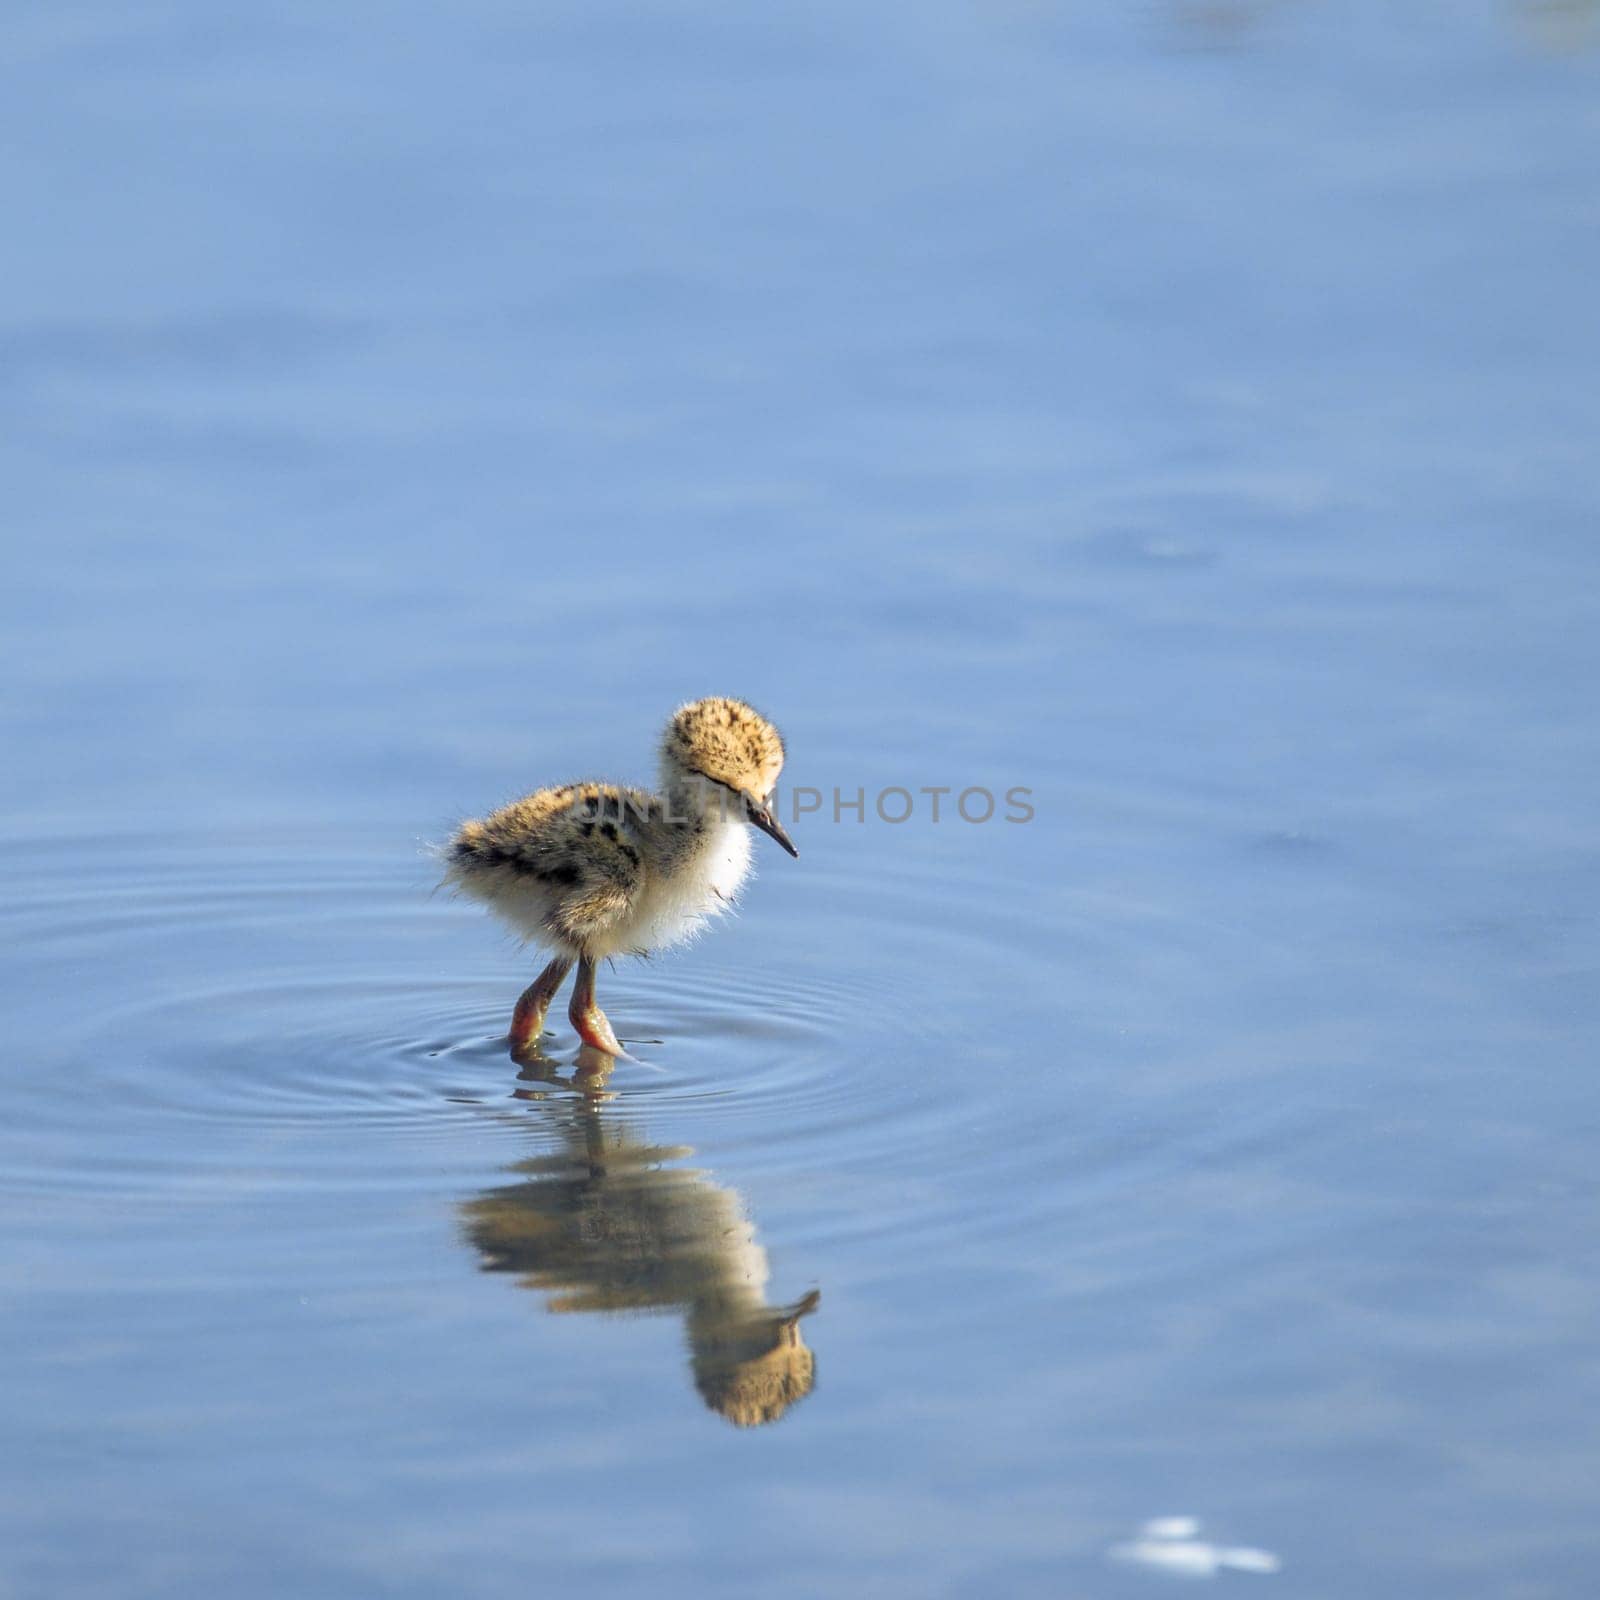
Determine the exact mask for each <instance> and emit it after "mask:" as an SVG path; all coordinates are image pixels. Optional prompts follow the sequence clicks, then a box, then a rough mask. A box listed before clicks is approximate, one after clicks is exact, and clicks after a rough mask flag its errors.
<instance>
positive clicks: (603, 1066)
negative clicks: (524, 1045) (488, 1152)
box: [511, 1045, 616, 1103]
mask: <svg viewBox="0 0 1600 1600" xmlns="http://www.w3.org/2000/svg"><path fill="white" fill-rule="evenodd" d="M513 1054H515V1052H513ZM516 1059H517V1061H518V1063H519V1065H520V1067H521V1070H520V1071H519V1072H518V1073H517V1082H518V1083H521V1084H525V1085H528V1086H529V1087H526V1088H521V1089H513V1090H512V1091H511V1096H512V1098H513V1099H514V1100H547V1099H549V1098H550V1096H549V1092H548V1091H549V1090H551V1089H565V1090H568V1091H569V1092H571V1093H573V1094H578V1095H581V1096H582V1097H583V1098H584V1099H585V1100H590V1101H594V1102H596V1103H598V1102H599V1101H601V1100H614V1099H616V1092H615V1091H614V1090H610V1089H607V1088H606V1081H607V1079H609V1078H610V1076H611V1072H612V1069H613V1068H614V1067H615V1066H616V1061H615V1059H614V1058H613V1057H611V1056H608V1055H607V1054H606V1053H605V1051H603V1050H596V1049H593V1048H592V1047H591V1046H589V1045H584V1046H583V1048H582V1049H580V1050H579V1051H578V1060H577V1062H576V1064H575V1065H574V1066H573V1069H572V1071H571V1072H570V1073H568V1074H566V1075H565V1076H563V1074H562V1071H561V1063H560V1062H559V1061H556V1060H553V1059H552V1058H551V1057H549V1056H546V1055H541V1054H539V1053H538V1052H537V1051H536V1050H535V1051H530V1052H527V1053H524V1054H522V1055H518V1056H516ZM538 1084H542V1085H544V1086H545V1087H544V1088H536V1087H532V1086H533V1085H538Z"/></svg>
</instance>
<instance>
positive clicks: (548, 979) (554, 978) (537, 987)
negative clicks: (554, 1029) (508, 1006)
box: [511, 956, 572, 1055]
mask: <svg viewBox="0 0 1600 1600" xmlns="http://www.w3.org/2000/svg"><path fill="white" fill-rule="evenodd" d="M571 971H572V957H571V956H557V957H556V958H555V960H554V961H552V962H551V963H550V965H549V966H547V967H546V968H545V969H544V971H543V972H541V973H540V974H539V976H538V977H537V978H535V979H534V980H533V982H532V983H530V984H529V985H528V987H527V988H526V989H524V990H523V991H522V998H521V999H520V1000H519V1001H517V1009H516V1010H515V1011H514V1012H513V1013H512V1014H511V1053H512V1054H513V1055H525V1054H526V1053H527V1052H528V1051H530V1050H532V1049H533V1048H534V1046H535V1045H537V1044H538V1042H539V1035H540V1034H541V1033H543V1032H544V1019H545V1013H546V1012H547V1011H549V1009H550V1002H551V1001H552V1000H554V999H555V997H556V991H557V990H558V989H559V988H560V987H561V985H562V983H563V982H564V981H565V980H566V976H567V974H568V973H569V972H571Z"/></svg>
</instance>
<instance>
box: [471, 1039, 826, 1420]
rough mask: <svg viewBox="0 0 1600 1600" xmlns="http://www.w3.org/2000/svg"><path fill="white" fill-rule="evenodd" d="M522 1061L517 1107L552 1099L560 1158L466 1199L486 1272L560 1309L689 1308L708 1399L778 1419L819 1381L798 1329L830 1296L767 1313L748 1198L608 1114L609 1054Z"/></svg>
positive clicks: (687, 1319)
mask: <svg viewBox="0 0 1600 1600" xmlns="http://www.w3.org/2000/svg"><path fill="white" fill-rule="evenodd" d="M521 1059H522V1071H521V1072H520V1073H519V1074H518V1076H519V1078H520V1079H521V1080H522V1082H523V1083H524V1084H525V1085H527V1087H524V1088H523V1089H521V1090H519V1091H518V1094H519V1098H522V1099H526V1100H544V1101H546V1102H547V1104H548V1108H549V1110H550V1112H551V1123H550V1126H551V1128H552V1129H553V1130H554V1131H555V1132H556V1133H557V1135H558V1136H559V1138H560V1141H561V1149H560V1150H559V1152H558V1153H556V1154H553V1155H543V1156H536V1157H534V1158H532V1159H531V1160H528V1161H522V1162H518V1163H517V1165H516V1166H515V1167H514V1168H512V1169H511V1170H512V1171H514V1172H516V1173H518V1174H519V1175H520V1181H519V1182H516V1183H510V1184H506V1185H505V1186H504V1187H501V1188H495V1189H488V1190H485V1192H484V1193H483V1194H481V1195H479V1196H477V1198H475V1199H472V1200H468V1201H466V1202H464V1203H463V1205H462V1207H461V1212H462V1217H463V1220H464V1223H465V1227H466V1233H467V1237H468V1238H469V1239H470V1240H471V1241H472V1243H473V1244H474V1245H475V1246H476V1247H477V1249H478V1251H479V1253H480V1254H481V1255H482V1257H483V1267H484V1270H485V1271H486V1272H512V1273H515V1274H516V1275H517V1280H518V1282H519V1283H520V1284H521V1286H522V1287H524V1288H527V1289H537V1290H540V1291H541V1292H542V1293H543V1294H544V1295H545V1296H546V1305H547V1307H548V1309H549V1310H551V1311H589V1312H601V1313H611V1314H619V1313H622V1314H625V1313H629V1312H648V1311H665V1310H674V1311H677V1312H679V1313H680V1314H681V1315H682V1316H683V1319H684V1328H685V1332H686V1334H687V1337H688V1343H689V1363H690V1370H691V1371H692V1373H693V1375H694V1385H695V1388H696V1389H698V1390H699V1392H700V1396H701V1398H702V1399H703V1400H704V1401H705V1403H706V1404H707V1405H708V1406H709V1407H710V1408H711V1409H712V1410H713V1411H715V1412H717V1413H718V1414H719V1415H721V1416H724V1417H726V1418H727V1419H728V1421H730V1422H732V1423H736V1424H737V1425H738V1426H740V1427H754V1426H756V1425H758V1424H760V1423H766V1422H776V1421H777V1420H778V1418H779V1417H781V1416H783V1414H784V1413H785V1412H786V1411H788V1409H789V1408H790V1407H791V1406H792V1405H793V1404H794V1403H795V1402H796V1401H797V1400H803V1399H804V1398H805V1397H806V1396H807V1395H808V1394H809V1393H810V1392H811V1388H812V1385H813V1384H814V1383H815V1381H816V1358H815V1357H814V1356H813V1355H812V1353H811V1351H810V1350H809V1349H808V1348H807V1346H806V1343H805V1341H804V1340H803V1339H802V1338H801V1337H800V1319H801V1318H802V1317H804V1316H806V1315H808V1314H809V1313H810V1312H812V1311H814V1310H815V1309H816V1307H817V1304H818V1302H819V1300H820V1299H821V1295H820V1293H819V1292H818V1291H817V1290H812V1292H811V1293H810V1294H808V1295H806V1296H805V1297H804V1298H803V1299H801V1300H799V1301H797V1302H795V1303H794V1304H793V1305H788V1306H773V1305H769V1304H768V1303H767V1299H766V1294H765V1289H766V1282H767V1275H768V1272H767V1253H766V1251H765V1250H763V1249H762V1248H761V1246H760V1245H759V1244H758V1243H757V1242H756V1237H755V1229H754V1228H753V1227H752V1225H751V1224H750V1222H749V1221H748V1220H747V1219H746V1218H745V1215H744V1211H743V1207H742V1205H741V1202H740V1199H739V1196H738V1195H737V1194H736V1193H734V1191H733V1190H731V1189H725V1188H723V1187H721V1186H720V1185H719V1184H716V1183H713V1182H712V1181H711V1179H710V1178H709V1177H707V1176H706V1175H705V1174H704V1173H702V1172H695V1171H692V1170H689V1169H686V1168H684V1167H680V1166H675V1165H672V1164H671V1163H674V1162H677V1161H681V1160H682V1159H684V1158H685V1157H687V1156H690V1155H692V1154H693V1151H692V1150H691V1149H689V1148H688V1147H687V1146H685V1145H677V1146H663V1145H651V1144H646V1143H643V1142H641V1141H640V1140H639V1139H637V1138H635V1137H634V1135H633V1133H632V1132H631V1131H630V1130H629V1129H628V1128H627V1127H626V1125H624V1124H623V1123H622V1122H620V1121H619V1120H617V1119H616V1118H615V1116H614V1115H611V1114H608V1113H607V1112H606V1111H604V1110H603V1109H602V1107H604V1105H605V1103H606V1102H607V1101H612V1100H615V1098H616V1096H615V1094H614V1093H613V1092H612V1091H610V1090H608V1089H607V1088H606V1081H607V1079H608V1077H609V1076H610V1073H611V1069H612V1065H613V1063H612V1061H611V1058H610V1057H609V1056H607V1055H604V1054H602V1053H601V1052H600V1051H598V1050H592V1049H589V1048H587V1047H586V1048H584V1049H583V1050H582V1051H580V1053H579V1057H578V1065H577V1067H576V1069H575V1070H574V1071H573V1072H572V1073H571V1075H570V1076H566V1077H563V1076H561V1075H560V1074H559V1072H558V1071H557V1069H556V1066H555V1064H554V1063H553V1062H548V1061H544V1060H540V1059H533V1060H529V1059H528V1058H527V1057H523V1058H521Z"/></svg>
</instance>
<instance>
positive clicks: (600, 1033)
mask: <svg viewBox="0 0 1600 1600" xmlns="http://www.w3.org/2000/svg"><path fill="white" fill-rule="evenodd" d="M567 1017H568V1019H569V1020H570V1021H571V1023H572V1026H573V1027H574V1028H576V1029H577V1030H578V1037H579V1038H580V1039H582V1040H583V1042H584V1043H585V1044H587V1045H591V1046H593V1047H594V1048H595V1049H596V1050H603V1051H605V1053H606V1054H607V1055H608V1056H625V1055H627V1053H628V1052H627V1051H626V1050H624V1049H623V1048H622V1046H621V1045H620V1044H618V1043H617V1036H616V1034H614V1033H613V1032H612V1031H611V1024H610V1023H609V1022H608V1021H607V1020H606V1014H605V1012H603V1011H602V1010H601V1009H600V1007H599V1006H597V1005H596V1004H595V1003H594V962H593V961H591V960H590V959H589V957H588V956H584V957H583V958H582V960H580V961H579V962H578V981H577V982H576V983H575V984H573V986H572V1004H571V1005H570V1006H568V1008H567Z"/></svg>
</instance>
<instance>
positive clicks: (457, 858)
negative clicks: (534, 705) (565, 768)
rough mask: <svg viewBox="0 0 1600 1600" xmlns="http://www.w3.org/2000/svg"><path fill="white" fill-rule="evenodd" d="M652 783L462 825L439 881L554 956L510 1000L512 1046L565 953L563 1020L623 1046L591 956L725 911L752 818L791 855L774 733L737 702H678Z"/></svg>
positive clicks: (572, 796)
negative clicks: (568, 983)
mask: <svg viewBox="0 0 1600 1600" xmlns="http://www.w3.org/2000/svg"><path fill="white" fill-rule="evenodd" d="M659 757H660V783H661V787H660V791H659V793H654V794H652V793H649V792H647V791H645V790H642V789H630V788H626V787H624V786H621V785H618V784H611V783H599V782H588V783H569V784H563V785H561V786H559V787H557V788H553V789H539V790H536V791H535V792H534V793H533V794H530V795H527V796H525V797H524V798H523V799H521V800H515V801H513V802H512V803H511V804H510V805H508V806H502V807H501V809H500V810H498V811H496V812H494V813H492V814H491V815H490V816H487V817H484V818H483V819H482V820H475V821H471V822H466V823H463V824H462V826H461V828H460V829H459V830H458V832H457V833H456V835H455V837H454V839H452V840H451V841H450V844H449V845H448V846H447V847H446V851H445V858H446V874H445V877H446V882H448V883H450V884H452V885H453V886H454V887H456V888H457V889H459V890H461V891H462V893H464V894H468V895H470V896H472V897H473V898H474V899H476V900H481V901H482V902H483V903H484V904H485V905H487V906H488V907H489V908H490V909H491V910H492V911H493V912H495V913H496V915H498V916H499V917H501V918H502V919H503V920H504V921H505V922H507V923H509V924H510V926H511V927H513V928H514V929H515V930H516V931H517V932H518V933H520V934H521V935H522V936H523V937H524V938H525V939H527V940H529V941H530V942H531V943H533V944H536V945H539V946H542V947H543V948H545V949H547V950H550V951H552V952H553V953H554V955H553V959H552V960H551V961H550V963H549V965H548V966H546V967H545V968H544V970H543V971H542V972H541V973H540V974H539V976H538V977H537V978H536V979H534V981H533V983H532V984H530V985H529V987H528V988H527V989H526V990H525V991H524V993H523V995H522V998H521V999H520V1000H519V1001H518V1002H517V1008H516V1011H515V1013H514V1014H513V1016H512V1020H511V1047H512V1051H513V1053H515V1054H521V1053H524V1052H526V1051H528V1050H530V1049H531V1048H532V1047H533V1046H534V1045H535V1044H536V1043H537V1041H538V1039H539V1035H540V1033H541V1032H542V1031H543V1028H544V1020H545V1015H546V1013H547V1012H548V1011H549V1009H550V1004H551V1002H552V1001H553V1000H554V998H555V996H556V994H557V993H558V992H559V990H560V988H561V985H562V983H563V982H564V981H565V979H566V976H567V973H568V972H569V971H570V970H571V969H572V966H573V964H574V963H576V964H577V967H578V977H577V982H576V983H575V984H574V986H573V993H572V1003H571V1006H570V1008H569V1010H568V1013H567V1014H568V1017H569V1018H570V1019H571V1022H572V1026H573V1027H574V1028H575V1029H576V1030H577V1032H578V1035H579V1037H580V1038H581V1039H582V1040H583V1041H584V1043H585V1044H589V1045H592V1046H593V1047H594V1048H595V1049H598V1050H603V1051H605V1052H606V1053H607V1054H609V1055H624V1054H626V1052H625V1051H624V1050H623V1049H622V1046H621V1045H620V1044H619V1043H618V1042H617V1037H616V1035H615V1033H613V1032H612V1029H611V1024H610V1022H609V1021H607V1019H606V1015H605V1013H604V1012H603V1011H601V1009H600V1007H599V1006H598V1004H596V1002H595V994H594V980H595V965H596V963H597V962H599V961H601V960H604V959H605V958H606V957H608V956H615V955H649V954H651V953H652V952H653V951H656V950H659V949H664V948H666V947H667V946H669V945H673V944H677V943H680V942H681V941H682V940H684V939H687V938H689V937H690V936H691V935H692V934H694V933H695V932H697V931H698V930H699V929H700V928H701V927H702V926H703V925H704V923H705V921H706V919H707V918H708V917H711V916H714V915H716V914H717V913H719V912H721V911H724V910H726V909H727V908H728V907H729V906H730V905H731V904H732V903H733V900H734V898H735V897H736V895H737V894H738V892H739V888H740V886H741V884H743V882H744V880H745V877H746V876H747V874H748V873H749V870H750V835H749V830H748V828H747V826H746V824H747V823H748V824H754V825H755V826H756V827H758V828H760V829H761V830H762V832H763V833H766V834H769V835H770V836H771V837H772V838H774V839H776V840H777V841H778V843H779V844H780V845H782V846H783V848H784V849H785V850H787V851H788V852H789V854H790V855H792V856H798V855H799V854H800V852H799V851H798V850H796V849H795V847H794V845H793V843H792V842H791V841H790V839H789V836H788V834H787V833H785V832H784V830H783V828H782V826H781V825H780V824H779V822H778V821H777V819H776V818H775V817H774V816H773V814H772V809H771V806H772V791H773V786H774V785H775V784H776V783H777V781H778V774H779V772H781V771H782V769H783V758H784V748H783V740H782V738H781V737H780V735H779V733H778V730H777V729H776V728H775V727H773V725H772V724H771V723H770V722H768V721H767V719H766V718H765V717H763V716H762V715H761V714H760V713H759V712H758V711H755V710H753V709H752V708H751V707H750V706H748V705H746V704H745V703H744V702H743V701H742V700H728V699H723V698H720V697H716V698H712V699H707V700H695V701H692V702H691V703H690V704H688V705H685V706H681V707H680V708H679V709H678V710H677V711H676V712H675V713H674V714H673V717H672V720H671V721H670V722H668V724H667V726H666V730H665V732H664V733H663V734H662V737H661V746H660V752H659Z"/></svg>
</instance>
